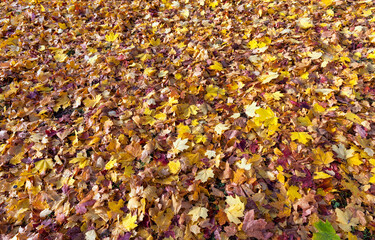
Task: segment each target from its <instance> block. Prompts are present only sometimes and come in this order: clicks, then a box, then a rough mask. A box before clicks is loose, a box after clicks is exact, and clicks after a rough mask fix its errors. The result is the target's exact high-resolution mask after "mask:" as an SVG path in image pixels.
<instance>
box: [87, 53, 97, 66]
mask: <svg viewBox="0 0 375 240" xmlns="http://www.w3.org/2000/svg"><path fill="white" fill-rule="evenodd" d="M97 60H98V55H95V56H93V57H90V58H89V60H87V62H88V63H89V64H90V65H94V64H95V63H96V61H97Z"/></svg>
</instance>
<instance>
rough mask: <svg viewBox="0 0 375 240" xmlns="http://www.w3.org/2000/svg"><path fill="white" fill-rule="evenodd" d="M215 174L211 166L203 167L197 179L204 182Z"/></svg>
mask: <svg viewBox="0 0 375 240" xmlns="http://www.w3.org/2000/svg"><path fill="white" fill-rule="evenodd" d="M214 176H215V175H214V171H213V170H212V169H211V168H208V169H203V170H201V171H199V172H198V173H197V176H195V180H201V181H202V182H203V183H204V182H207V180H208V179H209V178H213V177H214Z"/></svg>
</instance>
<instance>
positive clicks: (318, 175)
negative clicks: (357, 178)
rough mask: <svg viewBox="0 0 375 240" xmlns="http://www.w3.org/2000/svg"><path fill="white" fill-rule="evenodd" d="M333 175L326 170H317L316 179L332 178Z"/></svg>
mask: <svg viewBox="0 0 375 240" xmlns="http://www.w3.org/2000/svg"><path fill="white" fill-rule="evenodd" d="M331 177H332V176H331V175H329V174H327V173H325V172H315V174H314V179H326V178H331Z"/></svg>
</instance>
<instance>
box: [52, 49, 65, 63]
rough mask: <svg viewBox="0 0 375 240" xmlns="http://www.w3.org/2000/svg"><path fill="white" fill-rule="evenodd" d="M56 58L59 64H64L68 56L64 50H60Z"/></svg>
mask: <svg viewBox="0 0 375 240" xmlns="http://www.w3.org/2000/svg"><path fill="white" fill-rule="evenodd" d="M54 58H55V60H56V61H57V62H64V61H65V60H66V59H67V58H68V55H66V54H65V53H64V52H63V51H62V50H60V51H57V52H56V53H55V56H54Z"/></svg>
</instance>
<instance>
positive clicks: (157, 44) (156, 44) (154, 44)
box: [150, 38, 160, 47]
mask: <svg viewBox="0 0 375 240" xmlns="http://www.w3.org/2000/svg"><path fill="white" fill-rule="evenodd" d="M150 43H151V45H152V46H154V47H157V46H159V45H160V39H159V38H158V39H156V40H155V39H151V41H150Z"/></svg>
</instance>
